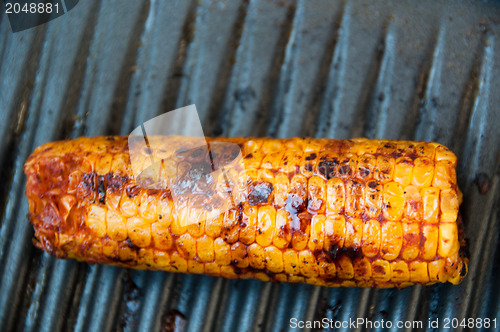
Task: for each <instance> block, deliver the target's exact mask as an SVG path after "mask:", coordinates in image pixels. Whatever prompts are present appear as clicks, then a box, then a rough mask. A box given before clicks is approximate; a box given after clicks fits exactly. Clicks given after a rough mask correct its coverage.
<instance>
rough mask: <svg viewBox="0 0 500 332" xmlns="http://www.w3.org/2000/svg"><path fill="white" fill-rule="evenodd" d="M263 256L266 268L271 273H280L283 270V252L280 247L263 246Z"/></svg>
mask: <svg viewBox="0 0 500 332" xmlns="http://www.w3.org/2000/svg"><path fill="white" fill-rule="evenodd" d="M264 257H265V260H266V268H267V269H268V270H269V271H270V272H272V273H280V272H282V271H283V253H282V252H281V250H280V249H278V248H276V247H274V246H269V247H265V248H264Z"/></svg>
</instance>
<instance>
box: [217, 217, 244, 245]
mask: <svg viewBox="0 0 500 332" xmlns="http://www.w3.org/2000/svg"><path fill="white" fill-rule="evenodd" d="M239 235H240V227H239V225H238V213H237V212H236V210H234V209H231V210H229V211H226V212H225V213H224V221H223V222H222V233H221V237H223V238H224V240H225V241H226V242H227V243H234V242H236V241H238V238H239Z"/></svg>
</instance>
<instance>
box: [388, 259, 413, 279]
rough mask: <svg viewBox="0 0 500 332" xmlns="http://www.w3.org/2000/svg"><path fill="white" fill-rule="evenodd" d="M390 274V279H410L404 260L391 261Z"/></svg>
mask: <svg viewBox="0 0 500 332" xmlns="http://www.w3.org/2000/svg"><path fill="white" fill-rule="evenodd" d="M391 271H392V276H391V280H392V281H394V282H401V281H408V280H410V271H409V270H408V263H407V262H405V261H394V262H391Z"/></svg>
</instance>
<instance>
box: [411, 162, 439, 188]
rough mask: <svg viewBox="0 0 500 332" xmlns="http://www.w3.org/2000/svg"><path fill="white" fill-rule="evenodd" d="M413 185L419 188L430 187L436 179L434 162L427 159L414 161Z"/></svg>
mask: <svg viewBox="0 0 500 332" xmlns="http://www.w3.org/2000/svg"><path fill="white" fill-rule="evenodd" d="M414 164H415V166H414V168H413V179H412V184H414V185H415V186H417V187H418V188H422V187H429V186H430V185H431V183H432V178H433V177H434V162H433V161H432V160H431V159H429V158H426V157H422V158H417V159H415V161H414Z"/></svg>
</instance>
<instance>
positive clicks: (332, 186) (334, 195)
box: [326, 178, 346, 213]
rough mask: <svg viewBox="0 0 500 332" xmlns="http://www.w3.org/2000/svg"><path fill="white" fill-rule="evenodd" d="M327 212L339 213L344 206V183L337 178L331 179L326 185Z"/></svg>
mask: <svg viewBox="0 0 500 332" xmlns="http://www.w3.org/2000/svg"><path fill="white" fill-rule="evenodd" d="M326 192H327V198H326V199H327V207H328V209H327V212H328V213H340V212H341V210H342V208H343V207H344V204H345V195H346V194H345V186H344V182H343V181H342V180H340V179H338V178H332V179H330V180H328V182H327V183H326Z"/></svg>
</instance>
